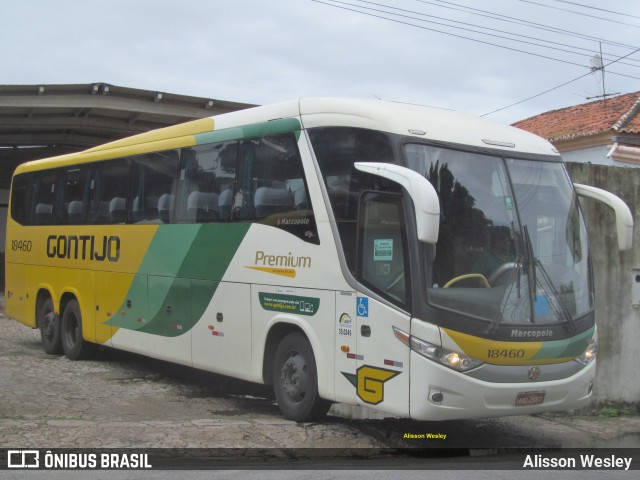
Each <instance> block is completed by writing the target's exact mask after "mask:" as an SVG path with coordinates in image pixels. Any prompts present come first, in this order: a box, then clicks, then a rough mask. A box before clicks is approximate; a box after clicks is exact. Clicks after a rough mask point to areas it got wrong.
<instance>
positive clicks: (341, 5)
mask: <svg viewBox="0 0 640 480" xmlns="http://www.w3.org/2000/svg"><path fill="white" fill-rule="evenodd" d="M311 1H312V2H315V3H321V4H323V5H327V6H330V7H334V8H339V9H342V10H347V11H350V12H355V13H359V14H361V15H367V16H370V17H374V18H380V19H382V20H387V21H390V22H394V23H400V24H402V25H409V26H411V27H415V28H420V29H422V30H428V31H430V32H436V33H441V34H443V35H448V36H450V37H455V38H461V39H463V40H469V41H472V42H476V43H481V44H484V45H490V46H493V47H498V48H502V49H505V50H510V51H512V52H518V53H524V54H527V55H532V56H534V57H539V58H544V59H546V60H553V61H555V62H561V63H565V64H568V65H574V66H578V67H585V66H584V65H582V64H580V63H575V62H571V61H568V60H562V59H559V58H555V57H550V56H548V55H543V54H540V53H534V52H528V51H526V50H520V49H518V48H513V47H508V46H506V45H500V44H497V43H491V42H488V41H485V40H479V39H477V38H471V37H465V36H464V35H458V34H455V33H451V32H445V31H442V30H437V29H435V28H429V27H425V26H423V25H416V24H415V23H410V22H405V21H403V20H398V19H394V18H389V17H384V16H382V15H377V14H374V13H369V12H366V11H362V10H356V9H355V8H348V7H357V8H366V7H358V6H356V5H353V4H350V3H346V2H339V1H337V0H327V1H322V0H311ZM329 2H332V3H329ZM344 5H347V6H344ZM369 10H372V9H369ZM385 13H388V12H385ZM392 15H393V14H392ZM414 20H415V19H414Z"/></svg>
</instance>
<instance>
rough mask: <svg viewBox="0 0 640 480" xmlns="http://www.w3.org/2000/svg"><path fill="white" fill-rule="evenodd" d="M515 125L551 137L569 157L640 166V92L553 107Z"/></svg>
mask: <svg viewBox="0 0 640 480" xmlns="http://www.w3.org/2000/svg"><path fill="white" fill-rule="evenodd" d="M514 126H515V127H518V128H521V129H523V130H527V131H529V132H533V133H535V134H537V135H539V136H541V137H543V138H546V139H547V140H549V141H550V142H551V143H553V145H554V146H555V147H556V148H557V149H558V150H559V151H560V153H562V156H563V158H564V159H565V160H566V161H570V162H591V163H597V164H605V165H626V166H638V167H640V92H634V93H627V94H625V95H619V96H616V97H611V98H608V99H606V100H599V101H596V102H590V103H584V104H582V105H575V106H573V107H568V108H562V109H560V110H553V111H551V112H546V113H543V114H540V115H536V116H535V117H531V118H528V119H526V120H521V121H519V122H516V123H514ZM634 164H635V165H634Z"/></svg>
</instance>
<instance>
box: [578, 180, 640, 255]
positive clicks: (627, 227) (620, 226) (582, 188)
mask: <svg viewBox="0 0 640 480" xmlns="http://www.w3.org/2000/svg"><path fill="white" fill-rule="evenodd" d="M573 186H574V187H575V189H576V193H577V194H578V195H580V196H581V197H587V198H592V199H594V200H597V201H598V202H600V203H604V204H605V205H608V206H609V207H611V208H612V209H613V211H614V212H615V214H616V230H617V232H618V248H619V249H620V250H629V249H630V248H631V245H632V243H633V215H632V214H631V210H629V207H627V204H626V203H624V202H623V201H622V199H620V197H617V196H616V195H614V194H613V193H611V192H607V191H606V190H602V189H601V188H596V187H591V186H589V185H581V184H579V183H574V184H573Z"/></svg>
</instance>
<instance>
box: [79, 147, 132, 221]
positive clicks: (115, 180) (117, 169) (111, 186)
mask: <svg viewBox="0 0 640 480" xmlns="http://www.w3.org/2000/svg"><path fill="white" fill-rule="evenodd" d="M130 165H131V162H130V161H129V160H128V159H119V160H113V161H109V162H100V163H97V164H96V165H95V167H94V169H93V177H92V179H91V185H90V188H91V208H90V209H89V218H88V223H91V224H94V225H104V224H113V223H124V220H125V213H126V210H125V205H126V199H127V190H128V186H129V171H130Z"/></svg>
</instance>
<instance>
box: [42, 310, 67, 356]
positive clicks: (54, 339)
mask: <svg viewBox="0 0 640 480" xmlns="http://www.w3.org/2000/svg"><path fill="white" fill-rule="evenodd" d="M36 324H37V325H38V328H39V329H40V340H41V342H42V348H43V350H44V351H45V352H46V353H48V354H50V355H60V354H61V353H63V350H62V339H61V327H60V318H58V316H57V315H56V314H55V312H54V310H53V300H51V298H47V299H46V300H45V301H44V302H43V303H42V306H41V307H40V310H39V311H38V318H37V320H36Z"/></svg>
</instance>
